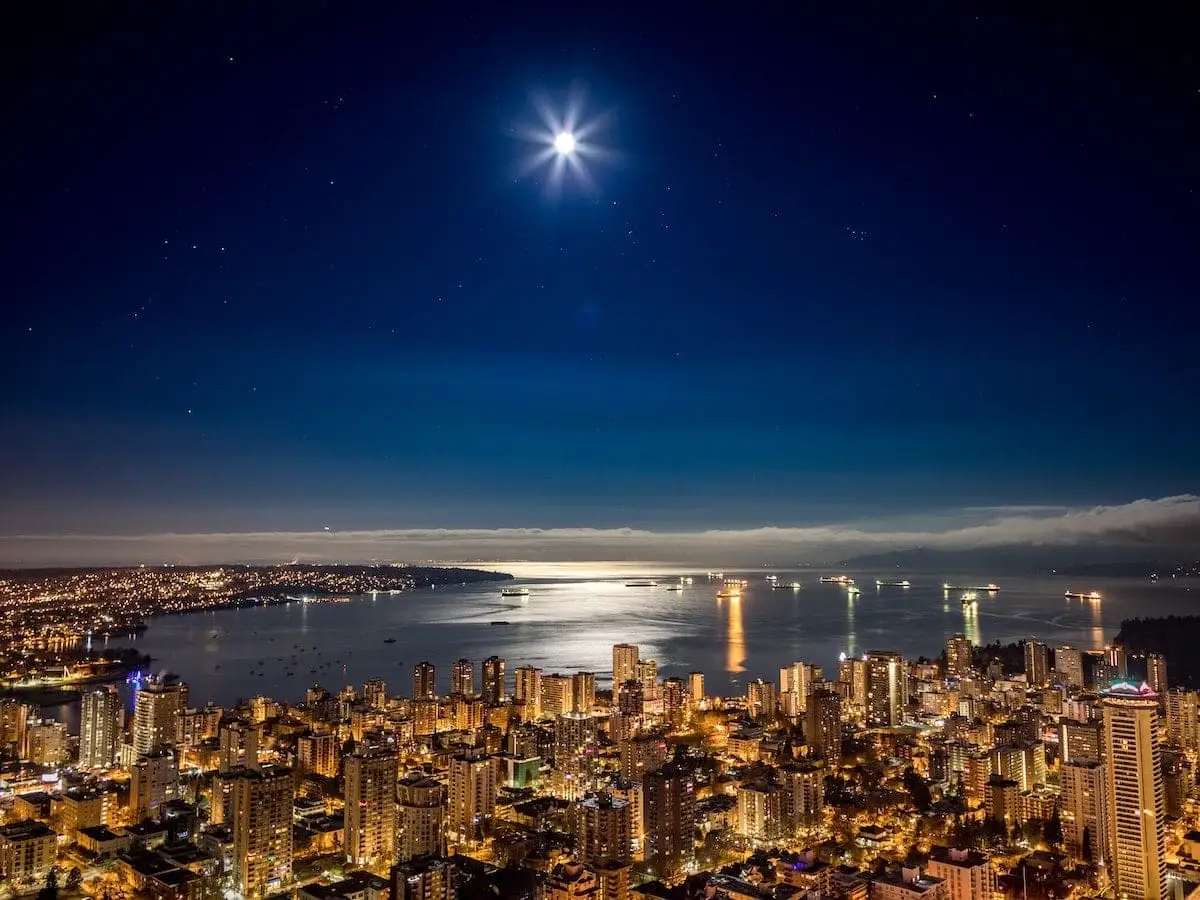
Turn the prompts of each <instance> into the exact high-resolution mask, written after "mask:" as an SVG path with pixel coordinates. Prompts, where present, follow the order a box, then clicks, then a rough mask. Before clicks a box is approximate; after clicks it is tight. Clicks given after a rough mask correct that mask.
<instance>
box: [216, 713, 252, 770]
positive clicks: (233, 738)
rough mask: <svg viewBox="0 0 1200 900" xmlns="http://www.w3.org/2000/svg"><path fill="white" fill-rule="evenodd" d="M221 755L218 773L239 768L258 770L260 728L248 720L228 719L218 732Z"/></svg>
mask: <svg viewBox="0 0 1200 900" xmlns="http://www.w3.org/2000/svg"><path fill="white" fill-rule="evenodd" d="M217 737H218V739H219V742H220V744H219V755H218V756H217V771H218V772H228V771H230V770H231V769H235V768H237V767H239V766H245V767H246V768H247V769H257V768H258V727H257V726H256V725H253V724H252V723H250V722H249V721H247V720H246V719H226V720H224V721H223V722H221V724H220V726H219V727H218V730H217Z"/></svg>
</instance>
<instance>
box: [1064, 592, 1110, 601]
mask: <svg viewBox="0 0 1200 900" xmlns="http://www.w3.org/2000/svg"><path fill="white" fill-rule="evenodd" d="M1063 596H1064V597H1066V598H1067V599H1068V600H1103V599H1104V598H1103V597H1101V596H1100V592H1099V591H1065V592H1064V593H1063Z"/></svg>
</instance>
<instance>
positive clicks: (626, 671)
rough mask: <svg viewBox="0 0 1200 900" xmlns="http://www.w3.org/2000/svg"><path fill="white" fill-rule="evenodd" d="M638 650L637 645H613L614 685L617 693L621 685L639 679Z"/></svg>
mask: <svg viewBox="0 0 1200 900" xmlns="http://www.w3.org/2000/svg"><path fill="white" fill-rule="evenodd" d="M637 666H638V648H637V645H636V644H614V645H613V667H612V683H613V690H614V691H615V690H616V689H617V688H618V687H619V686H620V685H622V684H624V683H625V682H627V681H630V680H632V679H634V678H637V677H638V668H637Z"/></svg>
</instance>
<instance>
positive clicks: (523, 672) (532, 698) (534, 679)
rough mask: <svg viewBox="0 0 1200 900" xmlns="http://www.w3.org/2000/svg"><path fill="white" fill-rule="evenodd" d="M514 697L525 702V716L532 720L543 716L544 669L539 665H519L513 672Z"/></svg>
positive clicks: (520, 701)
mask: <svg viewBox="0 0 1200 900" xmlns="http://www.w3.org/2000/svg"><path fill="white" fill-rule="evenodd" d="M513 699H514V700H516V701H517V702H518V703H521V704H524V707H525V718H526V719H527V720H529V721H531V722H534V721H537V720H538V719H540V718H541V717H542V670H541V669H539V668H538V667H537V666H518V667H517V669H516V671H515V672H514V673H513Z"/></svg>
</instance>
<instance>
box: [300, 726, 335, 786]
mask: <svg viewBox="0 0 1200 900" xmlns="http://www.w3.org/2000/svg"><path fill="white" fill-rule="evenodd" d="M338 750H339V748H338V739H337V735H335V734H330V733H329V732H327V731H319V732H314V733H313V734H306V735H301V736H300V737H299V738H297V739H296V768H297V769H298V770H299V773H300V774H301V775H308V774H313V775H324V776H325V777H326V778H335V777H337V773H338V761H339V753H338Z"/></svg>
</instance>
